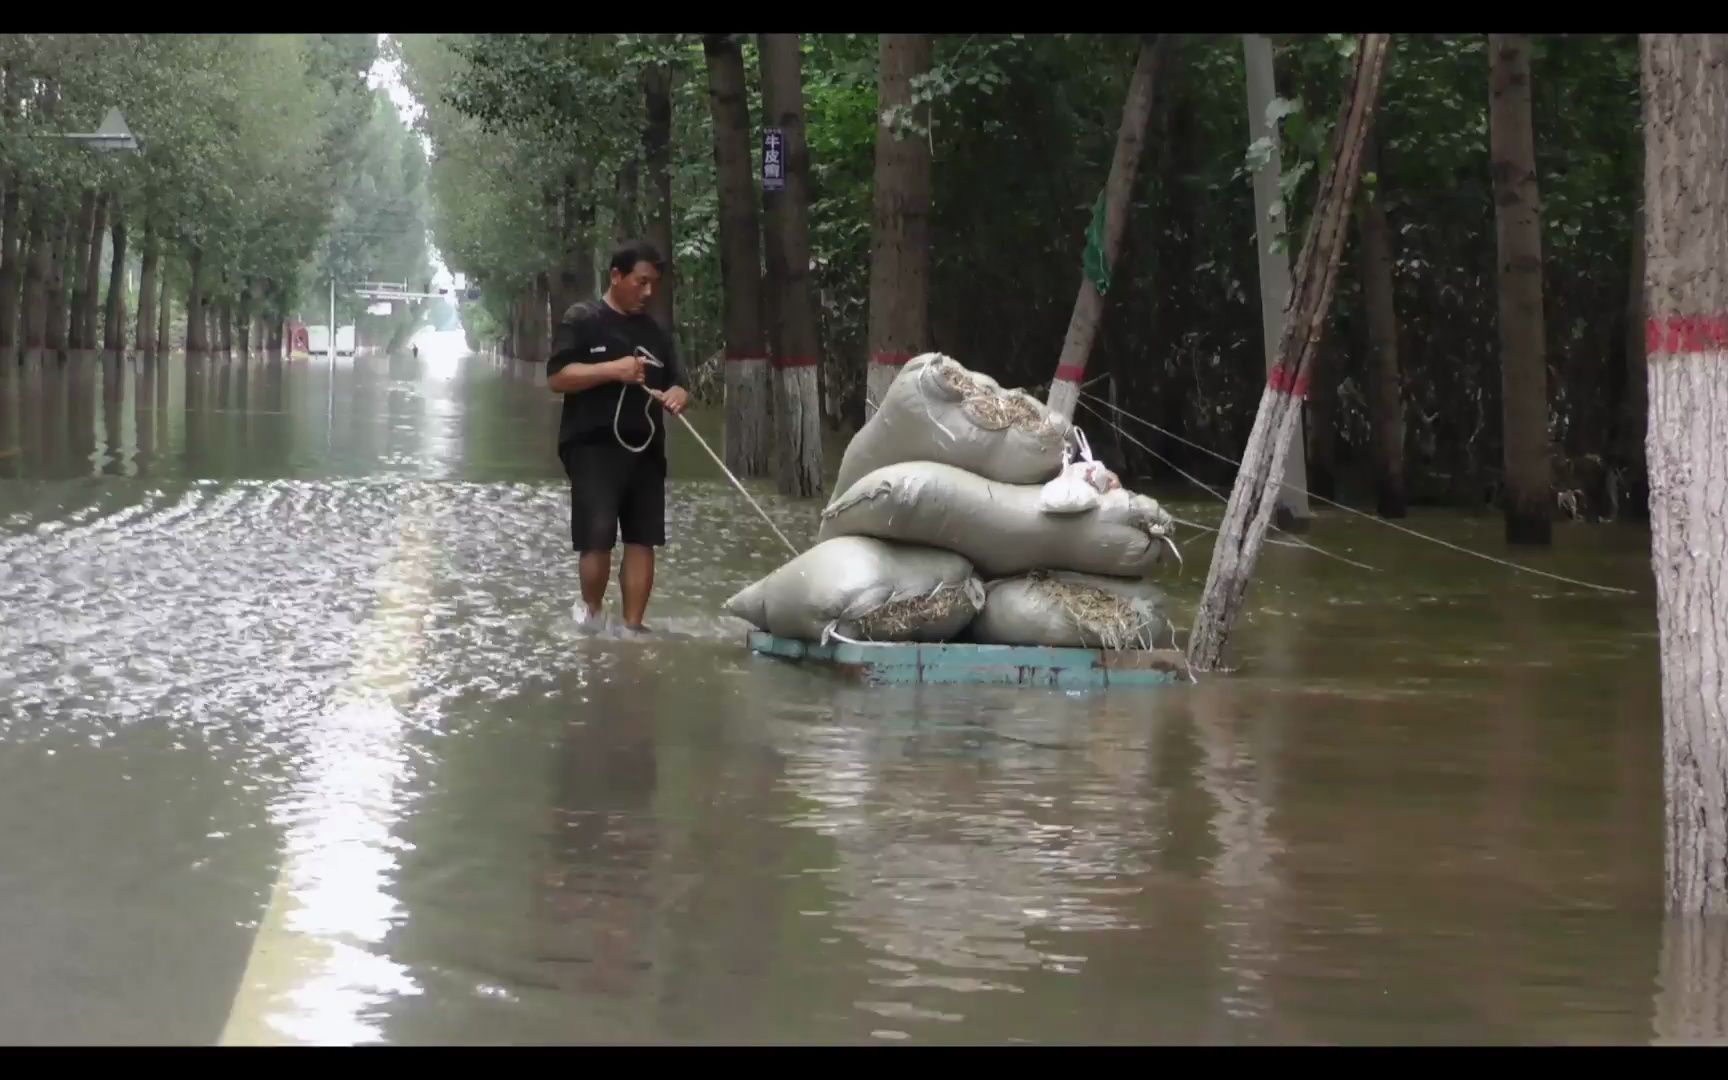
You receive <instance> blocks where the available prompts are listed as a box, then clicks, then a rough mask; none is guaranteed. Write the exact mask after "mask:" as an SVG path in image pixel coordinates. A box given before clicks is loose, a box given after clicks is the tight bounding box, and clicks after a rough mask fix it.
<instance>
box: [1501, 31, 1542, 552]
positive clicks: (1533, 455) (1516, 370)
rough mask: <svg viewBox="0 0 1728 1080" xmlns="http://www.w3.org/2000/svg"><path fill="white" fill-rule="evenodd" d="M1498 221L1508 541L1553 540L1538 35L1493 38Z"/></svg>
mask: <svg viewBox="0 0 1728 1080" xmlns="http://www.w3.org/2000/svg"><path fill="white" fill-rule="evenodd" d="M1488 54H1489V65H1490V66H1489V76H1488V78H1489V92H1490V99H1491V102H1492V105H1491V108H1490V110H1489V116H1490V124H1491V126H1492V132H1493V134H1492V142H1493V151H1492V152H1493V176H1494V224H1495V238H1496V246H1497V249H1498V251H1499V256H1500V273H1499V283H1500V386H1501V390H1500V405H1501V416H1502V418H1503V419H1502V427H1503V436H1502V437H1503V440H1504V447H1505V451H1504V458H1505V467H1506V487H1505V511H1506V540H1507V542H1508V543H1512V544H1536V545H1546V544H1549V543H1551V542H1552V539H1553V537H1552V530H1553V526H1552V524H1551V520H1550V519H1551V517H1552V509H1551V508H1552V506H1553V503H1554V493H1553V487H1554V483H1553V479H1552V467H1551V465H1550V463H1549V457H1548V453H1549V451H1548V357H1547V345H1546V340H1545V331H1544V329H1543V317H1542V217H1541V210H1540V204H1539V202H1538V197H1539V196H1538V191H1537V183H1536V149H1535V134H1534V132H1533V131H1532V128H1531V122H1530V38H1529V36H1528V35H1526V34H1490V35H1489V37H1488Z"/></svg>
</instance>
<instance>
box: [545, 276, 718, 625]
mask: <svg viewBox="0 0 1728 1080" xmlns="http://www.w3.org/2000/svg"><path fill="white" fill-rule="evenodd" d="M663 265H664V260H662V258H661V256H660V253H659V252H658V251H656V250H655V249H654V247H653V246H652V245H650V244H646V243H640V242H638V243H633V244H625V245H623V246H621V247H619V248H618V249H617V250H616V251H614V252H613V253H612V261H611V265H610V268H609V269H608V271H607V276H608V284H607V287H606V292H605V295H604V296H602V297H601V298H600V299H599V300H586V301H583V302H581V303H578V304H573V305H572V306H571V307H570V310H569V311H566V312H565V313H564V318H563V320H562V322H560V323H559V326H558V332H557V333H556V334H555V335H554V336H553V339H552V355H551V356H550V357H549V358H548V359H547V361H546V386H547V388H548V389H550V390H552V391H553V392H554V393H559V394H563V395H564V414H563V417H562V419H561V420H560V421H559V425H558V457H559V459H560V460H561V461H563V463H564V473H565V475H566V476H568V477H569V478H570V544H571V547H572V548H573V549H575V550H576V551H577V552H578V553H579V554H580V555H581V560H580V563H579V567H580V574H581V579H582V595H581V597H580V598H579V599H578V600H577V601H576V603H575V605H574V606H573V608H572V611H571V613H572V614H573V615H574V616H575V618H576V621H577V624H578V625H580V626H582V627H583V628H586V629H592V628H596V627H598V626H599V625H600V624H601V622H602V614H601V610H600V609H601V605H602V604H603V603H604V602H605V599H606V583H607V581H608V580H609V579H610V578H611V576H612V548H613V546H614V545H616V544H617V542H618V538H619V534H620V533H622V534H623V539H624V566H623V569H622V570H621V571H620V573H619V575H618V578H619V582H618V584H619V590H620V591H621V592H622V593H623V595H624V625H625V627H626V628H627V629H630V630H633V631H637V632H642V631H645V630H646V629H647V627H646V626H644V625H643V622H642V618H643V616H644V614H646V612H647V610H648V594H649V593H650V592H652V591H653V589H654V549H655V548H656V547H660V546H663V545H664V544H665V543H666V415H665V414H666V413H670V414H672V415H673V416H677V415H678V414H680V413H682V412H683V411H684V407H685V405H686V404H687V403H688V402H689V399H690V395H689V391H688V389H687V388H686V385H685V378H684V369H683V367H682V365H680V364H679V362H678V355H677V351H676V350H675V349H674V348H673V346H672V337H671V335H670V334H668V333H667V332H666V330H665V329H664V328H662V327H661V326H660V324H658V323H656V322H655V321H654V319H653V317H652V316H650V315H648V313H647V308H648V299H649V298H650V297H652V296H653V295H654V287H655V286H656V285H657V284H658V283H659V281H660V271H661V267H662V266H663ZM644 351H645V352H646V353H647V354H649V355H650V356H652V357H653V359H654V360H658V361H659V362H660V365H663V366H656V365H655V364H654V362H653V361H652V360H649V359H648V358H647V357H645V356H643V355H642V354H643V352H644Z"/></svg>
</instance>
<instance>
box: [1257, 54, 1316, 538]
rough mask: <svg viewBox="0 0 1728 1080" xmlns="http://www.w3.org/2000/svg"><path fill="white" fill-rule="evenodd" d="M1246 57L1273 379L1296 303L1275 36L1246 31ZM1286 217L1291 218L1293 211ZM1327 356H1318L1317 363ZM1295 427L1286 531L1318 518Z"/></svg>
mask: <svg viewBox="0 0 1728 1080" xmlns="http://www.w3.org/2000/svg"><path fill="white" fill-rule="evenodd" d="M1242 58H1243V62H1244V64H1245V66H1246V68H1247V76H1248V78H1247V83H1248V139H1249V141H1250V142H1255V141H1258V140H1260V139H1265V140H1266V145H1267V147H1268V153H1267V155H1266V162H1265V164H1264V165H1262V166H1261V167H1260V168H1259V169H1257V170H1255V172H1254V238H1255V241H1256V243H1257V244H1258V247H1259V266H1260V334H1261V340H1262V341H1263V342H1264V343H1265V349H1266V374H1267V376H1268V377H1270V376H1271V374H1272V370H1273V368H1275V367H1276V366H1277V365H1278V361H1279V352H1278V349H1279V343H1280V342H1282V341H1283V339H1284V317H1285V312H1286V311H1288V310H1289V303H1290V253H1289V251H1288V250H1285V251H1278V250H1276V249H1275V246H1274V245H1275V242H1276V240H1277V234H1278V233H1279V232H1281V231H1282V230H1283V226H1282V224H1280V225H1277V226H1275V225H1273V223H1272V208H1273V207H1274V206H1275V205H1276V204H1277V202H1278V200H1279V190H1278V189H1279V179H1280V175H1281V173H1282V171H1283V164H1282V162H1281V160H1280V158H1279V154H1278V128H1277V126H1276V125H1275V124H1273V123H1272V121H1271V120H1269V119H1267V117H1266V109H1267V106H1269V105H1271V104H1272V99H1273V98H1274V97H1276V96H1277V87H1276V85H1275V84H1276V79H1275V74H1276V72H1275V71H1274V68H1273V60H1272V41H1271V39H1270V38H1268V37H1266V36H1264V35H1262V34H1243V35H1242ZM1285 220H1286V221H1288V220H1289V217H1288V215H1285ZM1321 359H1322V358H1321V357H1319V356H1318V355H1317V356H1316V357H1315V360H1316V362H1319V361H1320V360H1321ZM1315 374H1318V371H1316V372H1315ZM1295 425H1296V426H1295V428H1294V430H1293V431H1292V433H1291V435H1290V439H1291V442H1290V452H1289V455H1288V457H1287V458H1286V460H1285V465H1284V482H1283V485H1282V486H1281V487H1280V488H1279V489H1278V507H1277V509H1276V510H1275V511H1274V515H1275V517H1274V520H1275V521H1276V522H1277V524H1278V527H1279V528H1283V529H1301V528H1303V527H1305V526H1307V525H1308V524H1309V522H1311V521H1312V520H1313V517H1314V511H1313V510H1312V508H1310V507H1309V505H1308V491H1307V488H1308V462H1307V455H1306V453H1305V452H1304V451H1305V448H1306V447H1305V442H1304V439H1303V436H1302V426H1303V425H1302V418H1301V416H1300V415H1298V416H1297V418H1296V421H1295Z"/></svg>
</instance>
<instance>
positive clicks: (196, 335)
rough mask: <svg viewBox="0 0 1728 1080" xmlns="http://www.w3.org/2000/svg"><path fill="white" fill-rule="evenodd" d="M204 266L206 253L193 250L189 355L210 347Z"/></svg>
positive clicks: (189, 277) (188, 306)
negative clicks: (203, 274) (203, 283)
mask: <svg viewBox="0 0 1728 1080" xmlns="http://www.w3.org/2000/svg"><path fill="white" fill-rule="evenodd" d="M203 265H204V253H203V252H202V251H199V250H198V248H196V247H194V248H192V251H191V254H190V255H189V256H188V257H187V259H186V272H187V280H188V284H187V286H186V352H187V353H188V354H191V353H203V352H206V351H207V350H208V349H209V347H210V345H209V339H208V337H207V334H206V330H207V328H206V326H205V323H204V293H203V291H202V288H201V285H202V282H200V281H199V277H200V273H199V271H200V270H201V269H202V267H203ZM331 333H335V330H334V328H332V330H331Z"/></svg>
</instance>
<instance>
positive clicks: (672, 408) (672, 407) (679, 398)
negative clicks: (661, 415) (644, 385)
mask: <svg viewBox="0 0 1728 1080" xmlns="http://www.w3.org/2000/svg"><path fill="white" fill-rule="evenodd" d="M649 393H651V394H653V395H654V397H655V399H656V400H658V401H659V402H660V404H661V405H663V406H664V407H665V409H666V411H667V412H669V413H671V414H672V415H673V416H681V415H683V413H684V409H685V407H686V406H688V405H689V404H690V392H689V391H688V390H685V389H684V388H683V387H682V386H674V387H673V388H672V389H670V390H663V391H654V390H650V391H649Z"/></svg>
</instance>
